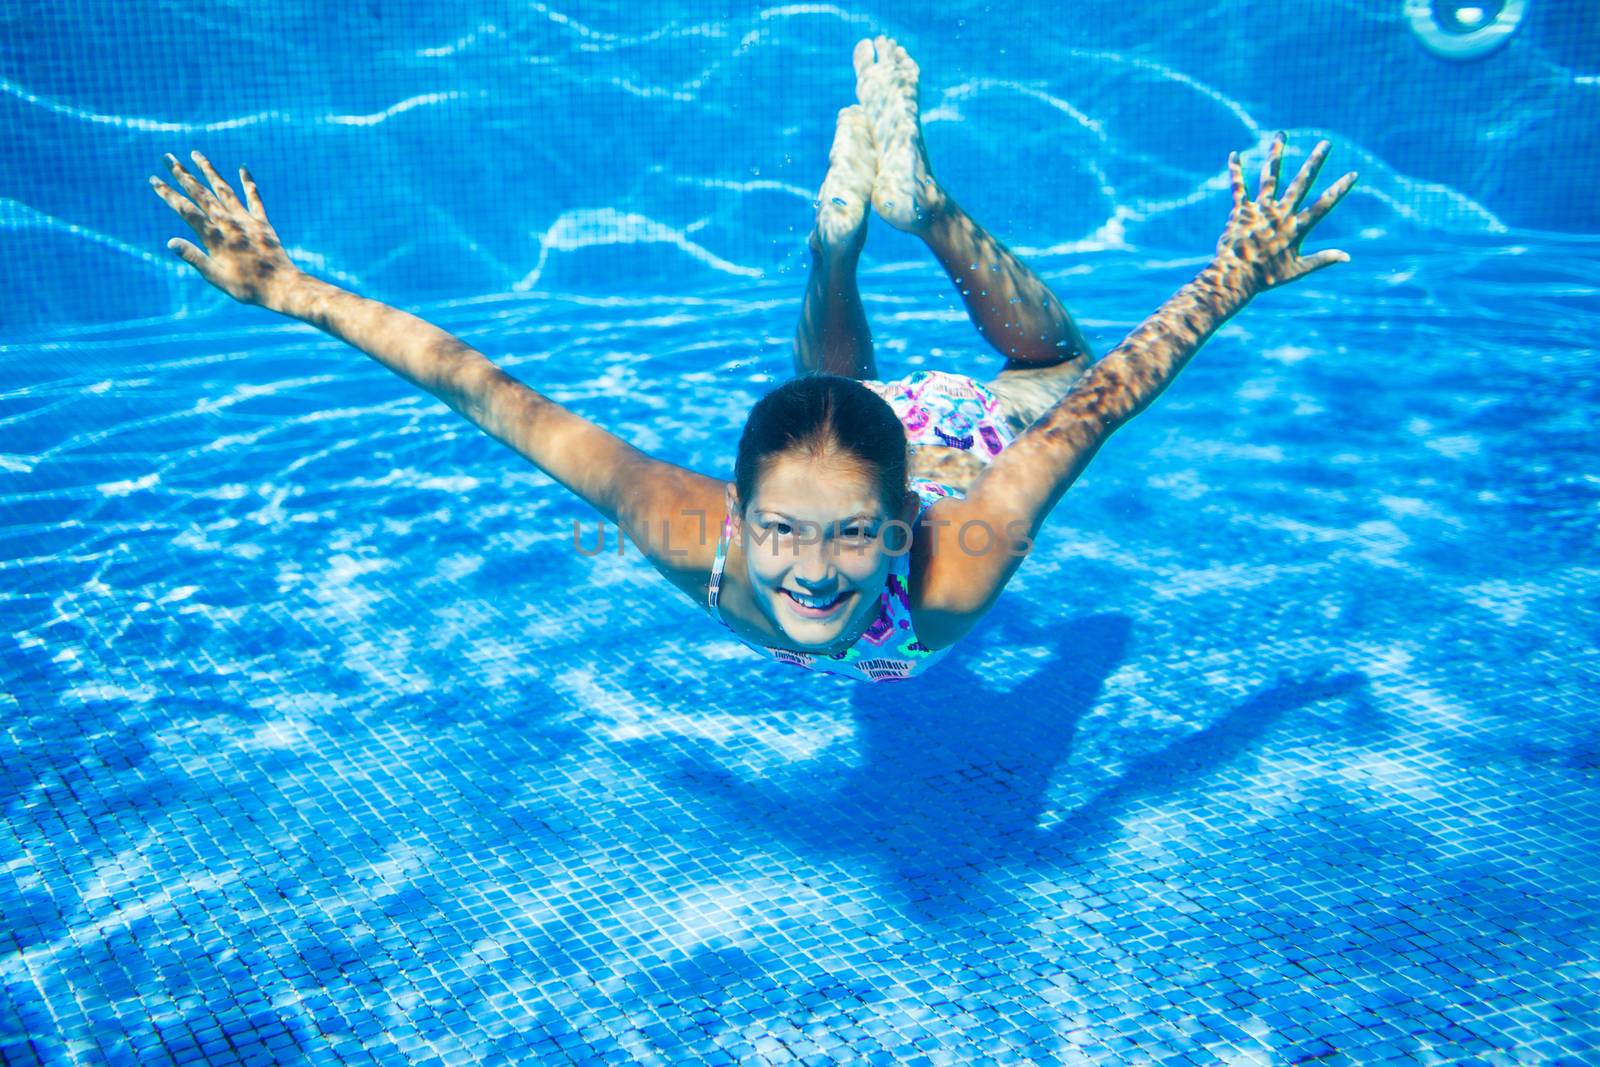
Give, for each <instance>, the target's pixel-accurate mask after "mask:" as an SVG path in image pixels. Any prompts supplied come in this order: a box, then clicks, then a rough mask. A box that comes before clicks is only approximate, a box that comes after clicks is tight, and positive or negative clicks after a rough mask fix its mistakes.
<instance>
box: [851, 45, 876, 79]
mask: <svg viewBox="0 0 1600 1067" xmlns="http://www.w3.org/2000/svg"><path fill="white" fill-rule="evenodd" d="M850 61H851V62H852V63H854V64H855V68H856V77H858V78H859V77H861V75H863V74H865V73H866V70H867V68H868V67H870V66H872V64H874V63H876V62H877V61H878V50H877V49H876V48H875V47H874V46H873V44H872V38H870V37H863V38H861V40H859V41H857V42H856V50H855V52H854V53H852V54H851V56H850Z"/></svg>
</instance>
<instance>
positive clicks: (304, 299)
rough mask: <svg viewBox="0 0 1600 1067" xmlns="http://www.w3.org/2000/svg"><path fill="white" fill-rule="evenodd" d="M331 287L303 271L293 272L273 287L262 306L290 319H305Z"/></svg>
mask: <svg viewBox="0 0 1600 1067" xmlns="http://www.w3.org/2000/svg"><path fill="white" fill-rule="evenodd" d="M332 288H333V286H331V285H329V284H328V283H327V282H325V281H323V280H322V279H320V278H314V277H312V276H311V275H309V274H307V273H305V272H304V271H299V270H297V271H295V272H294V273H293V274H291V275H288V276H287V277H285V278H284V279H283V280H282V281H281V282H279V283H278V284H277V285H275V286H274V287H273V288H272V290H271V293H270V295H269V296H268V298H267V299H266V300H265V301H263V305H264V306H265V307H267V308H268V309H269V310H272V311H276V312H278V313H279V314H281V315H288V316H289V317H290V318H296V319H305V318H307V317H308V316H309V315H310V313H311V309H312V306H313V305H314V304H315V303H316V302H317V301H318V300H319V298H320V297H322V296H323V295H324V293H325V292H326V291H327V290H330V289H332Z"/></svg>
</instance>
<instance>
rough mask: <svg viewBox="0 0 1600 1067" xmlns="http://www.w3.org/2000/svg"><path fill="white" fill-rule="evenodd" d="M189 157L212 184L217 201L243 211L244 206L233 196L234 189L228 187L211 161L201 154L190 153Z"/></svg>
mask: <svg viewBox="0 0 1600 1067" xmlns="http://www.w3.org/2000/svg"><path fill="white" fill-rule="evenodd" d="M189 156H190V158H191V159H193V160H194V161H195V164H196V165H197V166H199V168H200V173H202V174H204V175H205V176H206V181H208V182H210V183H211V188H212V189H213V190H214V191H215V192H216V194H217V199H218V200H220V201H222V203H223V205H224V206H226V207H228V208H231V209H233V210H235V211H240V210H243V207H244V205H242V204H240V203H239V198H238V197H237V196H234V195H233V189H231V188H230V187H229V186H228V183H227V182H225V181H223V180H222V175H220V174H218V173H217V171H216V168H214V167H212V165H211V161H210V160H209V159H207V158H206V157H205V156H203V155H201V154H200V153H199V152H190V153H189Z"/></svg>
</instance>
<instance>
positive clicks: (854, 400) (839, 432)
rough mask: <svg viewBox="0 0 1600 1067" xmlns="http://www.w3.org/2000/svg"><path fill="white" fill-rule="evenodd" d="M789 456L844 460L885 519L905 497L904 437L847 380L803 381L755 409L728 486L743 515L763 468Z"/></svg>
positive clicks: (875, 399) (875, 401)
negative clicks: (874, 488) (861, 476)
mask: <svg viewBox="0 0 1600 1067" xmlns="http://www.w3.org/2000/svg"><path fill="white" fill-rule="evenodd" d="M791 450H796V451H799V452H801V453H803V454H804V455H806V456H808V457H813V458H814V457H818V456H822V455H827V454H830V453H833V454H837V455H841V456H845V457H848V458H849V459H850V460H852V461H854V462H855V463H856V464H857V465H859V467H860V469H861V470H862V471H863V472H864V473H865V474H866V475H867V476H868V477H869V478H872V479H873V480H874V481H876V483H877V485H878V492H879V495H880V497H881V498H882V501H883V505H884V507H885V509H886V510H887V511H888V513H889V514H890V515H893V514H895V513H896V512H898V511H899V509H900V503H901V500H902V499H903V497H904V496H905V492H906V484H907V483H906V457H907V445H906V430H905V427H904V426H903V425H901V423H900V419H899V418H898V417H897V416H896V415H895V413H894V409H893V408H891V407H890V406H889V404H888V402H887V401H885V400H884V399H883V398H882V397H881V396H879V395H878V394H877V393H874V392H873V391H872V390H871V389H868V388H867V387H866V386H864V385H862V384H861V383H860V382H858V381H857V380H856V379H854V378H846V377H843V376H841V375H837V374H807V375H803V376H801V377H799V378H793V379H791V380H789V381H787V382H785V383H784V384H782V385H780V386H778V388H776V389H774V390H773V391H772V392H770V393H768V394H767V395H766V396H764V397H762V398H761V399H760V400H758V401H756V406H755V407H753V408H751V409H750V417H749V418H748V419H746V420H745V424H744V433H743V434H741V435H740V437H739V454H738V458H737V459H736V460H735V462H734V468H733V483H734V487H735V489H736V490H737V491H738V494H739V503H740V506H741V507H746V508H748V507H749V506H750V501H751V500H752V499H753V498H754V497H755V494H756V482H757V481H758V480H759V479H760V477H761V476H762V475H763V474H765V473H766V469H767V466H768V465H769V463H770V461H771V460H772V459H773V458H774V457H776V456H779V455H782V454H784V453H786V452H789V451H791Z"/></svg>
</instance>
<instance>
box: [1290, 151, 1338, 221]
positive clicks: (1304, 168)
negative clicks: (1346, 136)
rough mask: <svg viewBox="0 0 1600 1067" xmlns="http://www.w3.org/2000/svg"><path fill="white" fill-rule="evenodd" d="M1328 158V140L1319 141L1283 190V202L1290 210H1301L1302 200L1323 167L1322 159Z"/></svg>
mask: <svg viewBox="0 0 1600 1067" xmlns="http://www.w3.org/2000/svg"><path fill="white" fill-rule="evenodd" d="M1327 158H1328V142H1327V141H1318V142H1317V147H1315V148H1313V149H1312V150H1311V155H1309V156H1307V157H1306V161H1305V162H1304V163H1302V164H1301V165H1300V172H1299V173H1298V174H1296V175H1295V176H1294V181H1292V182H1290V183H1289V188H1287V189H1285V190H1284V191H1283V202H1284V203H1285V204H1287V205H1289V210H1290V211H1299V210H1300V201H1302V200H1304V199H1305V198H1306V193H1307V191H1309V190H1310V188H1311V184H1312V183H1313V182H1315V181H1316V180H1317V172H1318V171H1320V170H1321V169H1322V161H1323V160H1325V159H1327Z"/></svg>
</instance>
